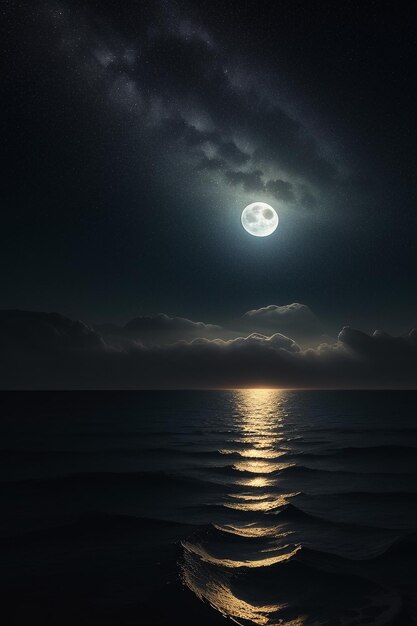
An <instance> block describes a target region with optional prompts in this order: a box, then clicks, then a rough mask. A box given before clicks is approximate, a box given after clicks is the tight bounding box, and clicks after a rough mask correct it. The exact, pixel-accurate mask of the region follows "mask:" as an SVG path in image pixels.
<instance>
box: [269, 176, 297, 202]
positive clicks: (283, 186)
mask: <svg viewBox="0 0 417 626" xmlns="http://www.w3.org/2000/svg"><path fill="white" fill-rule="evenodd" d="M265 187H266V190H267V191H269V192H270V193H272V194H273V195H274V196H275V197H276V198H278V200H283V201H284V202H294V201H295V194H294V191H293V185H292V184H291V183H289V182H288V181H286V180H281V179H280V178H278V179H277V180H269V181H268V182H267V184H266V186H265Z"/></svg>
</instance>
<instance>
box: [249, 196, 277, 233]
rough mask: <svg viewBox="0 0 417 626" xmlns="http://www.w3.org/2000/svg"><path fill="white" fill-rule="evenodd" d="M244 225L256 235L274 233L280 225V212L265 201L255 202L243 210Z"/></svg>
mask: <svg viewBox="0 0 417 626" xmlns="http://www.w3.org/2000/svg"><path fill="white" fill-rule="evenodd" d="M241 221H242V226H243V228H244V229H245V230H246V231H247V232H248V233H249V234H251V235H254V236H255V237H267V236H268V235H272V233H273V232H274V231H275V230H276V228H277V226H278V221H279V220H278V214H277V212H276V211H275V209H273V208H272V207H271V206H269V204H265V202H253V203H252V204H249V205H248V206H247V207H246V208H245V209H243V212H242V217H241Z"/></svg>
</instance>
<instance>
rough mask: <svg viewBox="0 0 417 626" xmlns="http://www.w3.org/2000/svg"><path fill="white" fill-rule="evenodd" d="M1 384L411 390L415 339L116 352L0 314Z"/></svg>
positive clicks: (96, 339)
mask: <svg viewBox="0 0 417 626" xmlns="http://www.w3.org/2000/svg"><path fill="white" fill-rule="evenodd" d="M0 322H1V324H0V343H1V346H2V350H1V353H0V375H1V376H0V381H1V383H0V384H1V387H2V388H3V389H5V388H6V389H7V388H11V389H17V388H109V389H110V388H112V389H114V388H116V389H118V388H120V389H123V388H171V387H182V388H194V387H200V388H210V387H238V386H259V385H265V386H275V387H330V388H332V387H358V388H361V387H412V388H415V387H417V333H416V331H411V332H410V333H409V334H408V335H407V336H404V337H391V336H389V335H386V334H384V333H381V332H377V333H374V335H372V336H369V335H366V334H365V333H362V332H361V331H358V330H354V329H351V328H344V329H343V330H342V332H341V333H340V335H339V340H338V341H337V342H335V343H334V344H323V345H321V346H319V347H318V348H315V349H308V350H302V349H301V348H300V346H299V345H297V343H296V342H294V341H293V340H292V339H290V338H288V337H286V336H284V335H282V334H280V333H274V334H273V335H271V336H267V335H263V334H254V333H252V334H250V335H249V336H247V337H237V338H235V339H230V340H222V339H207V338H199V339H194V340H192V341H179V342H177V343H174V344H170V345H165V346H152V347H145V346H143V345H141V344H138V343H137V342H135V341H132V342H131V343H129V344H126V345H125V346H124V347H123V349H120V348H119V347H115V346H113V345H111V344H110V343H109V342H107V341H106V342H105V341H103V340H102V338H101V336H100V335H99V334H98V333H96V332H95V331H93V330H91V329H89V328H88V327H86V326H85V325H84V324H82V323H81V322H73V321H71V320H69V319H67V318H64V317H63V316H61V315H57V314H46V313H32V312H28V311H25V312H22V311H3V312H2V313H1V316H0Z"/></svg>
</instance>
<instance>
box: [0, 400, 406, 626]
mask: <svg viewBox="0 0 417 626" xmlns="http://www.w3.org/2000/svg"><path fill="white" fill-rule="evenodd" d="M0 398H1V409H2V410H1V415H2V417H1V420H0V437H1V444H0V447H1V454H0V507H1V508H0V510H1V520H0V546H1V559H0V588H1V598H0V600H1V605H0V618H1V617H2V615H3V619H2V622H3V623H4V624H6V625H8V624H11V625H12V624H16V625H19V626H20V625H23V624H25V625H26V624H33V623H42V624H48V625H49V624H57V625H58V624H59V625H63V624H64V625H69V624H74V625H75V624H83V625H84V624H86V625H87V624H88V625H90V624H91V625H95V624H105V625H110V624H111V625H113V624H114V625H115V626H116V625H117V626H119V625H121V626H123V625H127V624H137V625H141V624H184V625H188V624H197V623H200V624H212V625H213V626H215V625H217V624H225V623H227V622H226V620H225V618H226V619H227V620H229V619H230V620H234V621H235V622H237V623H239V624H261V625H262V624H264V625H266V626H268V625H272V624H273V625H288V626H301V625H308V626H319V625H329V626H331V625H333V626H336V625H337V626H352V625H359V624H361V625H362V624H363V625H369V626H376V625H382V624H396V625H397V626H407V625H408V624H416V623H417V394H416V393H413V392H365V391H363V392H295V391H289V392H287V391H271V390H246V391H220V392H214V391H212V392H210V391H204V392H199V391H190V392H120V393H117V392H116V393H113V392H104V393H103V392H102V393H99V392H97V393H95V392H61V393H59V392H58V393H57V392H45V393H44V392H28V393H20V394H19V393H2V394H1V395H0Z"/></svg>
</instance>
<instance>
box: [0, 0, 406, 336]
mask: <svg viewBox="0 0 417 626" xmlns="http://www.w3.org/2000/svg"><path fill="white" fill-rule="evenodd" d="M1 11H2V14H3V20H4V22H5V24H6V35H5V37H4V39H3V44H2V47H3V49H4V50H5V52H6V72H5V76H4V78H3V82H2V92H3V96H4V97H3V107H4V110H3V115H2V120H3V137H4V140H3V141H2V144H3V145H2V149H3V151H4V159H3V166H2V173H3V184H2V186H1V195H2V207H3V213H2V228H1V234H0V237H1V246H0V255H1V267H2V270H3V272H2V289H1V295H0V307H1V308H2V309H23V310H31V311H35V312H42V311H44V312H51V311H58V312H60V313H63V314H64V315H66V316H68V317H69V318H71V319H82V320H83V321H85V322H86V323H87V324H90V325H93V326H95V327H96V326H101V327H102V326H103V325H104V324H106V323H110V322H111V323H113V324H119V325H122V324H125V323H126V322H127V321H128V320H130V319H132V318H136V317H137V316H141V317H144V318H146V317H147V316H151V317H152V316H154V315H155V314H163V315H167V316H171V317H172V318H177V317H179V318H186V319H188V320H204V322H205V323H206V324H208V323H210V324H213V325H221V326H227V325H229V326H230V324H231V320H236V319H241V318H242V316H244V314H245V313H246V312H248V311H251V310H255V311H256V310H260V309H262V308H263V307H268V306H271V305H276V306H278V307H280V306H282V307H286V306H288V305H290V304H291V303H302V304H304V305H305V306H306V307H308V309H309V311H312V312H313V314H314V315H315V316H317V318H318V319H319V320H320V323H322V325H323V329H324V332H325V333H327V334H329V335H330V336H337V333H338V331H339V330H340V329H341V328H342V327H343V326H344V325H349V326H354V327H356V328H359V329H361V330H363V331H365V332H370V331H373V330H374V329H375V328H380V329H383V330H385V331H388V332H390V333H394V334H395V333H397V334H400V333H405V332H407V331H408V330H409V328H411V327H412V326H413V325H415V324H416V299H417V297H416V291H415V268H416V266H417V247H416V245H415V232H416V225H417V223H416V222H417V217H416V200H417V180H416V175H415V172H416V148H415V146H416V143H417V136H416V135H417V127H416V124H415V111H416V110H417V102H416V99H417V97H416V93H417V90H416V89H415V80H416V79H415V76H416V69H417V67H416V65H417V64H416V58H417V56H416V47H417V44H416V37H415V28H416V24H415V17H414V16H413V12H412V8H411V6H410V5H408V6H407V4H404V5H401V3H398V2H396V3H394V2H383V1H381V2H373V1H371V0H368V1H367V2H353V1H346V2H337V3H335V2H327V1H325V0H320V1H319V2H306V1H300V0H292V1H277V2H266V1H264V2H254V1H253V2H252V1H248V2H242V0H222V1H218V0H212V1H211V2H210V3H207V2H201V3H200V2H195V1H194V2H191V1H190V2H187V1H180V0H178V1H174V0H161V1H160V0H153V1H148V0H141V1H140V2H139V1H132V0H126V1H124V2H123V3H115V2H113V1H109V0H100V1H98V0H95V1H94V0H83V1H77V0H71V2H70V1H69V0H68V1H65V0H61V1H58V2H55V1H50V0H46V1H44V0H40V1H39V2H36V3H33V2H18V1H6V2H4V3H2V9H1ZM255 201H263V202H267V203H268V204H270V205H271V206H273V207H274V208H275V209H276V211H277V212H278V214H279V218H280V223H279V227H278V229H277V231H276V232H275V233H274V235H272V236H271V237H267V238H257V237H251V236H250V235H248V233H246V232H245V231H244V230H243V228H242V226H241V223H240V215H241V212H242V210H243V208H244V207H245V206H246V205H247V204H249V203H251V202H255ZM283 310H284V309H283ZM285 311H286V309H285Z"/></svg>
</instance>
